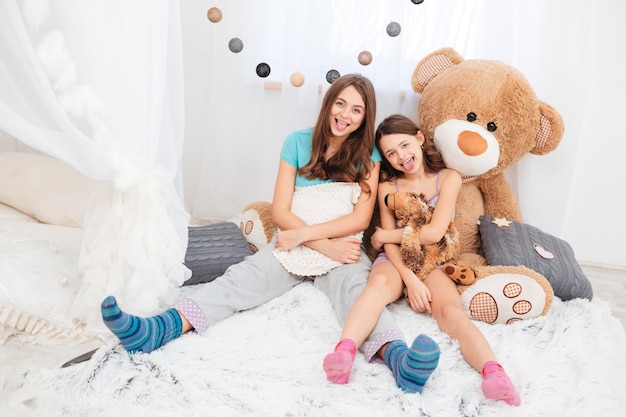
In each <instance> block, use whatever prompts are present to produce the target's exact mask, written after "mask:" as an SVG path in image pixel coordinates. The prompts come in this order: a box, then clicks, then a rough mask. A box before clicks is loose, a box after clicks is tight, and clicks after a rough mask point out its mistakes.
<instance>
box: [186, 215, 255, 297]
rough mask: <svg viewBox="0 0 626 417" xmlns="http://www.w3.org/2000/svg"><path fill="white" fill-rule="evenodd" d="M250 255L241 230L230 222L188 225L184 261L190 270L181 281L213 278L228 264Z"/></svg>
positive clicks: (188, 281)
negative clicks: (189, 276) (187, 239)
mask: <svg viewBox="0 0 626 417" xmlns="http://www.w3.org/2000/svg"><path fill="white" fill-rule="evenodd" d="M249 255H252V250H251V249H250V246H249V245H248V242H247V241H246V239H245V237H244V236H243V232H242V231H241V230H240V229H239V227H238V226H237V225H236V224H235V223H232V222H221V223H213V224H208V225H206V226H191V227H189V243H188V244H187V252H186V254H185V265H186V266H187V268H189V269H190V270H191V272H192V274H191V278H189V279H188V280H187V281H185V282H184V283H183V285H195V284H200V283H202V282H209V281H213V280H214V279H215V278H217V277H219V276H222V275H223V274H224V272H226V269H228V267H229V266H231V265H233V264H236V263H239V262H241V261H243V260H244V258H245V257H246V256H249Z"/></svg>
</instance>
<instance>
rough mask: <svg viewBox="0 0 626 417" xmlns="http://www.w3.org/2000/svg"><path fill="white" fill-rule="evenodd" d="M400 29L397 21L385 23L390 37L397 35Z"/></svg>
mask: <svg viewBox="0 0 626 417" xmlns="http://www.w3.org/2000/svg"><path fill="white" fill-rule="evenodd" d="M401 30H402V28H401V27H400V24H399V23H398V22H391V23H389V24H388V25H387V35H389V36H391V37H392V38H395V37H396V36H398V35H399V34H400V31H401Z"/></svg>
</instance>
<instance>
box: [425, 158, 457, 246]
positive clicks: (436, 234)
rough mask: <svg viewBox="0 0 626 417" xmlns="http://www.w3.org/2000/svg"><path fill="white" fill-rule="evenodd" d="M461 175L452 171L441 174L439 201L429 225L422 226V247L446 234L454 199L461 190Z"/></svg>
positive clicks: (444, 171) (451, 215)
mask: <svg viewBox="0 0 626 417" xmlns="http://www.w3.org/2000/svg"><path fill="white" fill-rule="evenodd" d="M461 184H462V179H461V175H460V174H459V173H458V172H457V171H455V170H453V169H444V170H442V172H441V180H440V183H439V199H438V200H437V205H436V206H435V211H434V212H433V217H432V219H431V220H430V223H428V224H426V225H424V226H422V228H421V230H420V242H421V243H422V244H423V245H428V244H431V243H437V242H439V241H440V240H441V238H442V237H443V236H444V235H445V234H446V231H447V229H448V226H449V225H450V220H452V218H453V216H454V208H455V206H456V199H457V196H458V195H459V191H460V190H461Z"/></svg>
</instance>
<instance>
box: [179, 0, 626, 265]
mask: <svg viewBox="0 0 626 417" xmlns="http://www.w3.org/2000/svg"><path fill="white" fill-rule="evenodd" d="M180 4H181V13H182V17H183V22H184V24H183V28H182V29H183V44H184V62H185V80H186V85H185V103H186V108H187V114H186V116H187V119H186V135H185V151H184V171H185V177H186V178H187V181H185V191H186V200H185V201H186V206H187V208H188V210H189V211H190V213H191V215H192V216H193V217H198V218H203V219H212V220H221V219H227V218H229V217H230V216H232V215H234V214H235V213H237V212H238V211H240V210H241V209H242V208H243V207H244V206H245V205H246V204H248V203H250V202H252V201H257V200H265V201H269V200H271V198H272V189H273V186H274V177H275V172H276V167H277V165H278V155H279V151H280V146H281V144H282V141H283V139H284V137H285V136H286V134H287V133H288V132H290V131H292V130H294V129H299V128H303V127H307V126H311V125H312V124H313V123H314V122H315V117H316V116H317V110H318V108H319V104H320V101H321V98H322V96H323V93H324V92H325V91H326V89H327V87H328V83H327V82H326V80H325V75H326V72H327V71H328V70H330V69H336V70H338V71H339V72H340V73H341V74H345V73H350V72H359V73H362V74H364V75H366V76H368V77H369V78H370V79H372V81H373V82H374V85H375V87H376V92H377V98H378V113H377V116H378V117H377V119H378V121H380V120H382V118H384V117H385V116H386V115H388V114H390V113H396V112H399V113H403V114H406V115H408V116H412V117H416V112H417V100H418V97H417V95H416V94H415V93H413V92H412V91H411V87H410V78H411V74H412V71H413V69H414V68H415V65H416V64H417V62H418V61H419V60H420V59H421V58H422V57H424V56H425V55H427V54H428V53H430V52H432V51H434V50H436V49H439V48H441V47H447V46H451V47H453V48H455V49H456V50H457V51H458V52H459V53H461V55H463V56H464V57H465V58H466V59H473V58H477V59H495V60H500V61H503V62H506V63H508V64H510V65H512V66H514V67H516V68H517V69H519V70H520V71H521V72H522V73H523V74H524V75H525V76H526V77H527V78H528V80H529V81H530V83H531V85H532V86H533V88H534V89H535V92H536V93H537V95H538V96H539V98H540V99H541V100H543V101H546V102H548V103H549V104H551V105H553V106H554V107H555V108H556V109H557V110H559V112H560V113H561V115H562V116H563V119H564V122H565V128H566V130H565V136H564V138H563V140H562V142H561V144H560V145H559V147H558V148H557V149H556V150H555V151H553V152H552V153H551V154H548V155H545V156H541V157H536V156H530V155H529V156H527V157H525V158H524V159H523V160H522V161H520V163H518V164H517V166H515V167H514V168H512V169H511V170H510V172H508V173H507V176H508V177H509V180H510V182H511V184H512V185H513V187H514V190H515V191H516V193H517V196H518V199H519V202H520V207H521V210H522V215H523V216H524V220H525V221H526V222H527V223H529V224H532V225H534V226H537V227H539V228H541V229H543V230H545V231H546V232H549V233H552V234H554V235H556V236H559V237H561V238H563V239H565V240H566V241H568V242H569V243H570V244H571V245H572V246H573V248H574V250H575V253H576V255H577V258H578V259H579V261H580V262H581V263H586V264H597V265H601V266H611V267H618V268H626V251H625V250H624V249H623V245H622V244H621V242H620V241H619V240H618V239H619V236H623V235H624V234H625V233H626V220H625V216H623V215H621V214H620V213H621V211H622V210H621V205H622V202H623V201H624V200H625V198H624V197H626V192H625V191H624V187H623V186H622V185H619V184H624V182H625V180H626V174H625V171H624V170H621V169H619V167H620V166H621V165H622V163H623V162H622V159H623V157H624V155H626V148H625V142H626V141H623V140H621V139H614V137H615V132H614V131H615V130H616V127H617V126H619V120H621V117H622V116H621V113H622V111H623V107H624V106H623V105H622V104H621V103H622V99H623V97H624V94H626V89H625V88H624V81H623V80H624V76H623V75H622V74H624V73H626V60H625V59H624V52H623V51H622V49H620V46H619V45H621V40H622V39H624V38H625V37H626V26H624V25H623V24H622V23H621V22H623V20H624V19H626V3H624V2H622V1H620V0H600V1H597V2H588V1H582V0H573V1H571V0H553V1H545V0H510V1H502V0H465V1H458V0H424V1H423V2H422V3H421V4H414V3H413V2H412V1H410V0H395V1H378V0H318V1H306V2H305V1H298V2H294V1H289V0H264V1H255V2H251V1H245V0H239V1H237V0H222V1H219V0H215V1H211V2H189V1H181V3H180ZM211 7H218V8H219V9H220V10H221V11H222V19H221V20H220V21H219V22H217V23H212V22H211V21H209V20H208V19H207V11H208V9H209V8H211ZM391 22H397V23H398V24H399V25H400V27H401V31H400V34H399V35H398V36H396V37H391V36H389V35H388V34H387V32H386V28H387V25H388V24H389V23H391ZM233 38H239V39H240V40H241V41H242V42H243V49H242V50H241V52H239V53H234V52H231V51H230V49H229V47H228V44H229V41H230V40H231V39H233ZM362 51H369V52H370V53H371V54H372V57H373V60H372V62H371V64H369V65H367V66H363V65H361V64H360V63H359V61H358V55H359V53H360V52H362ZM261 62H265V63H267V64H269V66H270V68H271V72H270V74H269V76H268V77H267V78H260V77H258V76H257V74H256V72H255V68H256V66H257V64H259V63H261ZM294 72H300V73H302V74H303V75H304V78H305V82H304V84H303V85H302V86H301V87H299V88H298V87H294V86H293V85H291V84H290V76H291V75H292V74H293V73H294ZM268 83H269V85H267V84H268ZM277 85H280V89H277V88H276V86H277ZM618 134H619V133H618ZM592 205H593V209H591V207H592Z"/></svg>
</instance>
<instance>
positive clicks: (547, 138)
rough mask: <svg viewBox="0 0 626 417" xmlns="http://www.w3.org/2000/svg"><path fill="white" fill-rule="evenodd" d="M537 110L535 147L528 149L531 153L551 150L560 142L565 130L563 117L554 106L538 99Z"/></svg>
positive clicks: (544, 152)
mask: <svg viewBox="0 0 626 417" xmlns="http://www.w3.org/2000/svg"><path fill="white" fill-rule="evenodd" d="M539 112H540V114H541V118H540V121H539V131H538V132H537V136H536V137H535V147H534V148H533V149H532V150H531V151H530V153H532V154H533V155H545V154H547V153H548V152H552V151H553V150H554V149H555V148H556V147H557V146H558V145H559V143H560V142H561V139H562V138H563V132H564V130H565V126H564V125H563V118H562V117H561V115H560V114H559V112H558V111H556V109H555V108H554V107H552V106H551V105H549V104H548V103H546V102H543V101H541V100H540V101H539Z"/></svg>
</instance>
